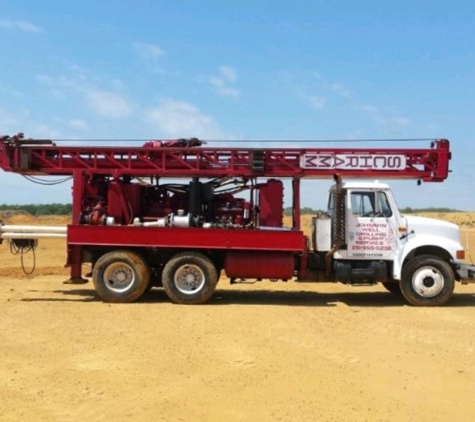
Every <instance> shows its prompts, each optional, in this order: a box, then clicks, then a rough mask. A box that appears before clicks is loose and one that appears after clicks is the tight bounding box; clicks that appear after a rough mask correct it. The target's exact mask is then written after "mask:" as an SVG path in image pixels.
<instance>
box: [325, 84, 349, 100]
mask: <svg viewBox="0 0 475 422" xmlns="http://www.w3.org/2000/svg"><path fill="white" fill-rule="evenodd" d="M330 88H331V89H332V90H333V91H335V92H337V93H338V94H339V95H341V96H342V97H350V96H351V93H350V91H348V90H347V89H346V88H345V86H344V85H343V84H340V83H333V84H331V86H330Z"/></svg>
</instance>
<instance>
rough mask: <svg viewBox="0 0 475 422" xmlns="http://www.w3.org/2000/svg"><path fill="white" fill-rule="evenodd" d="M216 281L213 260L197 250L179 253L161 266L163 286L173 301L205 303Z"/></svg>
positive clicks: (213, 289) (216, 275)
mask: <svg viewBox="0 0 475 422" xmlns="http://www.w3.org/2000/svg"><path fill="white" fill-rule="evenodd" d="M217 283H218V273H217V271H216V267H215V266H214V264H213V262H212V261H211V260H210V259H209V258H207V257H206V256H204V255H202V254H200V253H197V252H183V253H179V254H178V255H175V256H174V257H173V258H172V259H170V261H168V262H167V264H166V265H165V267H164V268H163V273H162V285H163V288H164V290H165V293H166V294H167V296H168V297H169V298H170V300H171V301H172V302H175V303H181V304H190V305H191V304H201V303H205V302H207V301H208V300H209V299H210V298H211V296H213V293H214V291H215V289H216V284H217Z"/></svg>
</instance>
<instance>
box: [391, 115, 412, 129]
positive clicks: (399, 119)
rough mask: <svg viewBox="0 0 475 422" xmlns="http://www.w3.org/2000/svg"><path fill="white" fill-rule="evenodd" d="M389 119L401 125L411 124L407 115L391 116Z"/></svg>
mask: <svg viewBox="0 0 475 422" xmlns="http://www.w3.org/2000/svg"><path fill="white" fill-rule="evenodd" d="M391 121H392V122H394V123H396V124H397V125H398V126H402V127H406V126H409V125H410V124H411V119H409V118H407V117H392V118H391Z"/></svg>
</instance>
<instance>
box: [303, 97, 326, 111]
mask: <svg viewBox="0 0 475 422" xmlns="http://www.w3.org/2000/svg"><path fill="white" fill-rule="evenodd" d="M307 101H308V102H309V104H310V106H311V107H312V108H314V109H315V110H321V109H323V108H324V107H325V104H326V103H327V101H326V100H325V98H323V97H319V96H314V95H310V96H308V97H307Z"/></svg>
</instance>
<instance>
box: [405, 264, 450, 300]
mask: <svg viewBox="0 0 475 422" xmlns="http://www.w3.org/2000/svg"><path fill="white" fill-rule="evenodd" d="M444 285H445V283H444V276H443V275H442V273H441V272H440V271H439V270H438V269H437V268H434V267H421V268H419V269H418V270H417V271H416V272H415V273H414V276H413V277H412V286H413V288H414V290H415V291H416V292H417V293H418V294H419V295H420V296H423V297H434V296H437V295H438V294H439V293H440V292H441V291H442V289H443V288H444Z"/></svg>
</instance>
